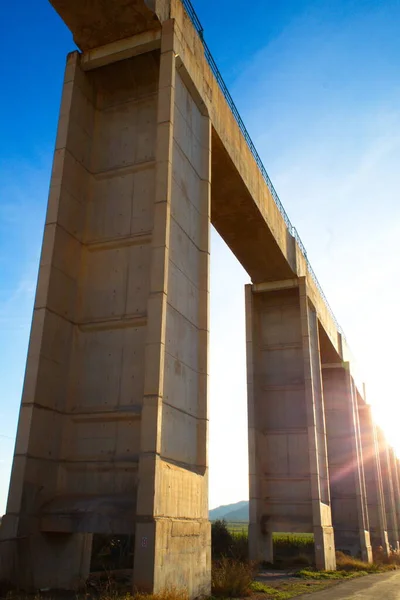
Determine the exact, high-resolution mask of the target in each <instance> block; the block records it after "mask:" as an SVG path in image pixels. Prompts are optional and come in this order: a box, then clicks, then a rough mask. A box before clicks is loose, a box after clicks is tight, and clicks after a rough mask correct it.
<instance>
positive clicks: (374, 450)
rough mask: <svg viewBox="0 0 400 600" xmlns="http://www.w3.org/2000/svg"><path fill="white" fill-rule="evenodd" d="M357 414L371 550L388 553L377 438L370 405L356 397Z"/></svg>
mask: <svg viewBox="0 0 400 600" xmlns="http://www.w3.org/2000/svg"><path fill="white" fill-rule="evenodd" d="M358 415H359V422H360V432H361V445H362V454H363V464H364V474H365V486H366V492H367V508H368V519H369V530H370V537H371V545H372V548H373V550H376V549H377V548H380V547H381V548H382V549H383V552H384V553H385V554H386V555H389V540H388V534H387V521H386V512H385V500H384V494H383V482H382V473H381V465H380V460H379V448H378V439H377V433H376V427H375V423H374V420H373V417H372V412H371V406H370V405H368V404H366V403H365V402H364V400H363V399H362V398H360V397H358Z"/></svg>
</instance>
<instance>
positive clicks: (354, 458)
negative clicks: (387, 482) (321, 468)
mask: <svg viewBox="0 0 400 600" xmlns="http://www.w3.org/2000/svg"><path fill="white" fill-rule="evenodd" d="M322 380H323V390H324V403H325V418H326V433H327V446H328V465H329V483H330V492H331V502H332V524H333V528H334V532H335V547H336V550H341V551H344V552H348V553H350V554H351V555H353V556H360V557H361V558H362V559H363V560H365V561H367V562H372V548H371V543H370V538H369V521H368V511H367V498H366V490H365V480H364V468H363V455H362V448H361V439H360V430H359V422H358V411H357V399H356V395H355V389H354V385H353V381H352V378H351V375H350V370H349V364H348V363H344V364H340V363H331V364H325V365H322Z"/></svg>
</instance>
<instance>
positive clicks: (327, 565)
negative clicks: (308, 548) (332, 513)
mask: <svg viewBox="0 0 400 600" xmlns="http://www.w3.org/2000/svg"><path fill="white" fill-rule="evenodd" d="M314 544H315V566H316V567H317V569H321V570H323V571H334V570H335V569H336V556H335V539H334V535H333V528H332V527H321V526H316V527H314Z"/></svg>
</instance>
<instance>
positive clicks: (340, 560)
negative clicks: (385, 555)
mask: <svg viewBox="0 0 400 600" xmlns="http://www.w3.org/2000/svg"><path fill="white" fill-rule="evenodd" d="M336 566H337V569H338V570H339V571H364V572H365V571H366V572H367V573H376V572H377V571H378V570H379V566H378V565H376V564H375V563H367V562H364V561H363V560H360V559H359V558H354V557H353V556H349V555H347V554H344V553H343V552H336Z"/></svg>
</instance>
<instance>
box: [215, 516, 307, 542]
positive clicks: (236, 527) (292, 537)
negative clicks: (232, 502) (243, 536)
mask: <svg viewBox="0 0 400 600" xmlns="http://www.w3.org/2000/svg"><path fill="white" fill-rule="evenodd" d="M226 526H227V528H228V530H229V531H230V532H231V533H248V528H249V524H248V523H245V522H239V521H236V522H234V523H233V522H230V523H229V522H228V523H227V524H226ZM274 541H275V542H280V543H285V542H286V543H287V542H292V543H293V542H296V544H297V545H299V546H301V545H303V544H304V545H307V546H308V545H309V544H310V543H312V542H313V541H314V535H313V534H312V533H279V532H277V533H274Z"/></svg>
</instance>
